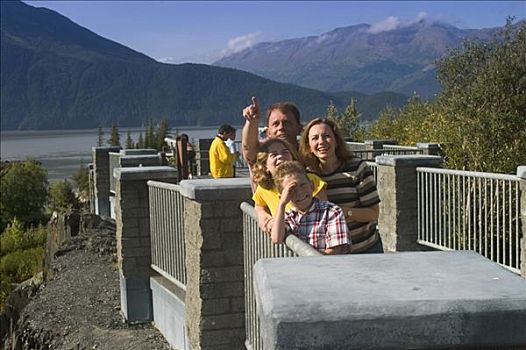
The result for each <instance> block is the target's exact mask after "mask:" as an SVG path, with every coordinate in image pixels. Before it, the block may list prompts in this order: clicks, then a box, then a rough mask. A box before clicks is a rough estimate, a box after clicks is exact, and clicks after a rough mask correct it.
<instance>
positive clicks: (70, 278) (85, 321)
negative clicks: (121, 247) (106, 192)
mask: <svg viewBox="0 0 526 350" xmlns="http://www.w3.org/2000/svg"><path fill="white" fill-rule="evenodd" d="M113 237H114V235H113ZM113 237H112V235H111V234H104V233H100V232H88V233H87V234H83V235H81V236H78V237H75V238H73V239H72V240H70V241H68V242H66V244H64V245H63V246H62V247H61V250H60V251H59V253H58V254H57V256H56V257H55V259H54V260H53V262H52V268H53V271H54V276H53V279H52V280H50V281H48V282H45V283H44V284H43V285H42V286H41V287H40V289H39V291H38V292H37V294H36V296H35V297H34V298H32V300H31V302H30V303H29V304H28V305H27V306H26V307H25V309H24V310H23V312H22V315H21V318H20V322H19V324H20V325H21V334H20V333H19V343H24V344H25V345H24V347H23V348H25V349H123V350H124V349H126V350H129V349H169V345H168V343H167V342H166V341H165V339H164V338H163V337H162V335H161V334H160V333H159V331H157V330H156V329H155V328H154V326H153V325H151V324H146V325H127V324H126V323H124V322H123V320H122V316H121V313H120V291H119V277H118V269H117V266H116V263H115V253H114V247H115V242H114V239H113Z"/></svg>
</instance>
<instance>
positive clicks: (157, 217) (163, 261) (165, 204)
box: [148, 180, 186, 290]
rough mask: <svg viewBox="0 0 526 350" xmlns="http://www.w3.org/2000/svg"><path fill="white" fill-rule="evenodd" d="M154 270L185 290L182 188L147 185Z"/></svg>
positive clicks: (170, 185)
mask: <svg viewBox="0 0 526 350" xmlns="http://www.w3.org/2000/svg"><path fill="white" fill-rule="evenodd" d="M148 192H149V199H150V204H149V205H150V242H151V254H152V264H151V267H152V269H154V270H155V271H157V272H158V273H160V274H161V275H162V276H163V277H165V278H167V279H168V280H170V281H171V282H172V283H174V284H175V285H177V286H179V287H180V288H182V289H183V290H186V267H185V242H184V240H185V231H184V197H183V196H182V195H181V193H180V187H179V185H174V184H169V183H164V182H158V181H152V180H150V181H148Z"/></svg>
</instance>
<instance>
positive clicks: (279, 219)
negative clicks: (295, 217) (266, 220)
mask: <svg viewBox="0 0 526 350" xmlns="http://www.w3.org/2000/svg"><path fill="white" fill-rule="evenodd" d="M286 206H287V203H285V204H282V203H281V201H280V202H279V205H278V210H277V211H276V215H275V217H274V220H273V223H272V230H271V231H270V237H272V243H282V242H283V240H284V239H285V207H286Z"/></svg>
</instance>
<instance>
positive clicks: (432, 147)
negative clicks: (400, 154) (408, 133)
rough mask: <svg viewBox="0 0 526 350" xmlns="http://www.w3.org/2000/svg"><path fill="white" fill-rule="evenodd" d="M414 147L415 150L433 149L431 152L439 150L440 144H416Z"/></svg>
mask: <svg viewBox="0 0 526 350" xmlns="http://www.w3.org/2000/svg"><path fill="white" fill-rule="evenodd" d="M416 147H417V148H422V149H433V150H436V149H440V144H439V143H421V142H419V143H417V144H416Z"/></svg>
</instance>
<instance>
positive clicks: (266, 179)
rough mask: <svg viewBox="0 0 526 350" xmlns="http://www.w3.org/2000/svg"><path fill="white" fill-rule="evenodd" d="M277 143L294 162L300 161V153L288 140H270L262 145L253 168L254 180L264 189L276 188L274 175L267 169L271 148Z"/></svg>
mask: <svg viewBox="0 0 526 350" xmlns="http://www.w3.org/2000/svg"><path fill="white" fill-rule="evenodd" d="M275 143H281V144H282V145H283V146H285V148H286V149H287V150H288V151H289V152H290V154H291V155H292V160H299V159H300V156H299V154H298V151H296V150H295V149H294V147H292V146H291V145H290V143H288V142H287V141H286V140H283V139H276V138H272V139H268V140H266V141H265V142H263V143H262V144H261V151H260V152H259V153H258V155H257V158H256V163H254V165H253V166H252V180H254V182H255V183H256V184H257V185H259V186H261V187H263V188H264V189H267V190H270V189H272V188H273V187H274V180H273V179H272V174H271V173H270V171H269V170H268V169H267V159H268V154H269V151H268V150H269V148H270V146H272V145H273V144H275Z"/></svg>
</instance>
